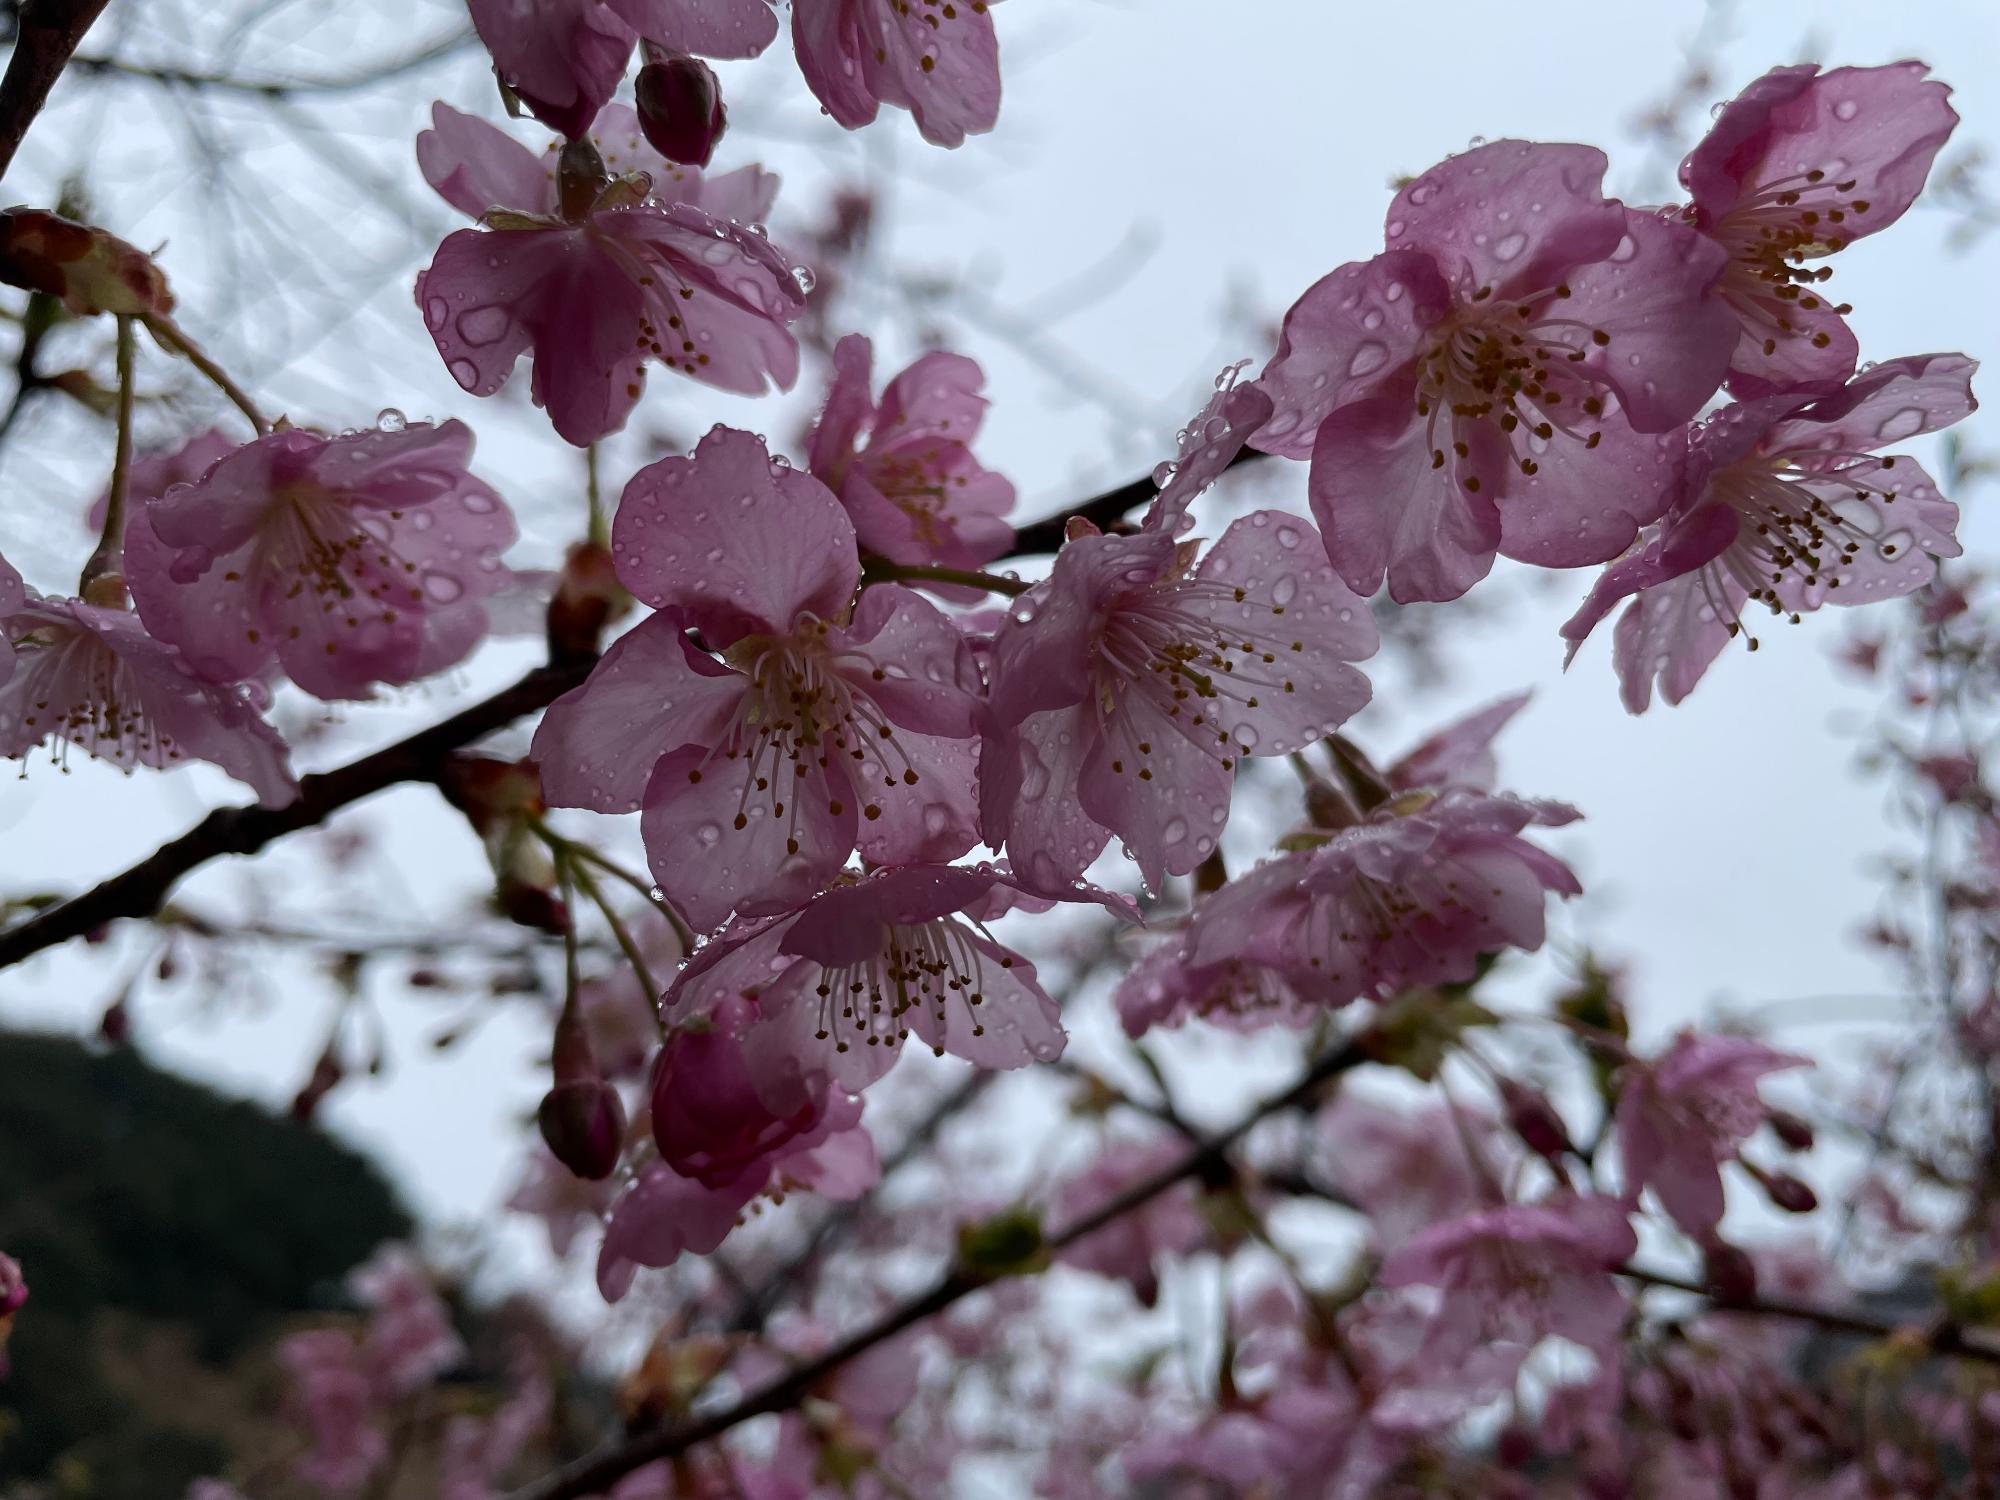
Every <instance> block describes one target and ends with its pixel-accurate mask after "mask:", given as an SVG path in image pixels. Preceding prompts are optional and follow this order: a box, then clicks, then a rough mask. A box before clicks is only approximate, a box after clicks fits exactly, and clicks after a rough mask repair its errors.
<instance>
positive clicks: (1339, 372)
mask: <svg viewBox="0 0 2000 1500" xmlns="http://www.w3.org/2000/svg"><path fill="white" fill-rule="evenodd" d="M1450 308H1451V291H1450V288H1449V287H1447V286H1446V285H1445V282H1444V278H1443V277H1441V276H1440V275H1439V274H1438V270H1437V266H1436V263H1435V262H1433V261H1432V260H1431V258H1430V257H1429V256H1428V255H1423V254H1420V253H1418V252H1416V251H1411V250H1391V251H1390V252H1389V253H1388V254H1386V255H1378V256H1376V257H1375V258H1374V259H1373V260H1367V261H1357V262H1353V263H1350V264H1348V265H1344V266H1342V267H1340V268H1339V269H1338V270H1336V271H1333V272H1331V273H1329V274H1328V275H1326V276H1323V277H1321V278H1320V279H1319V280H1318V281H1316V282H1314V283H1313V284H1312V285H1311V286H1310V287H1308V288H1306V291H1305V295H1304V296H1302V297H1300V298H1299V300H1298V301H1297V302H1295V303H1293V304H1292V306H1291V309H1290V311H1288V312H1287V313H1286V314H1285V322H1284V327H1283V329H1282V331H1281V332H1280V333H1279V335H1278V351H1277V353H1276V354H1274V355H1272V357H1271V362H1270V363H1269V364H1267V365H1266V366H1264V373H1263V374H1262V375H1260V376H1258V377H1257V386H1258V388H1259V389H1261V390H1262V391H1263V392H1264V393H1265V394H1266V395H1268V396H1269V397H1270V398H1271V405H1272V411H1271V417H1270V419H1269V420H1268V421H1267V422H1265V424H1264V425H1263V426H1262V427H1261V428H1259V429H1258V431H1257V433H1256V436H1255V437H1254V438H1253V439H1252V440H1251V441H1252V443H1253V444H1254V446H1256V447H1257V448H1260V449H1262V450H1263V451H1264V452H1266V453H1275V454H1277V455H1279V456H1280V457H1283V458H1309V457H1311V456H1312V451H1313V439H1314V436H1315V434H1317V433H1318V431H1319V425H1320V423H1321V422H1323V421H1325V420H1326V417H1327V415H1328V413H1330V412H1332V411H1333V410H1334V408H1336V407H1339V406H1345V405H1347V404H1348V403H1349V402H1351V401H1356V400H1359V399H1360V398H1361V397H1363V396H1364V395H1368V394H1371V393H1372V392H1373V391H1374V390H1375V388H1376V387H1377V386H1379V385H1381V384H1382V383H1383V382H1385V381H1389V380H1392V379H1395V378H1397V377H1398V376H1399V375H1400V373H1401V372H1402V370H1403V368H1404V366H1405V365H1407V364H1408V363H1409V362H1410V360H1411V359H1413V358H1414V357H1415V356H1416V353H1417V350H1418V348H1419V347H1420V346H1421V344H1422V342H1423V339H1424V335H1425V333H1426V331H1427V330H1428V329H1429V328H1430V327H1431V325H1432V324H1434V323H1436V322H1437V321H1438V319H1440V318H1442V317H1443V316H1444V315H1445V314H1446V312H1448V311H1449V310H1450Z"/></svg>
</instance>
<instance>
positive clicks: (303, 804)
mask: <svg viewBox="0 0 2000 1500" xmlns="http://www.w3.org/2000/svg"><path fill="white" fill-rule="evenodd" d="M1259 456H1260V455H1257V454H1253V453H1250V452H1249V450H1247V449H1246V450H1245V452H1244V454H1243V455H1241V456H1239V458H1238V462H1242V461H1243V460H1244V458H1254V457H1259ZM1157 493H1158V491H1157V489H1156V488H1155V486H1154V484H1153V481H1152V480H1151V479H1137V480H1134V481H1132V482H1131V483H1130V484H1125V485H1120V486H1119V487H1118V488H1117V489H1115V490H1107V491H1106V492H1105V493H1103V494H1101V495H1095V496H1093V497H1091V498H1090V499H1088V500H1084V501H1082V502H1081V503H1080V504H1078V505H1077V506H1076V507H1075V508H1074V509H1072V510H1069V511H1065V512H1064V513H1063V514H1061V515H1057V516H1050V517H1047V518H1045V519H1043V520H1040V521H1036V522H1032V523H1031V524H1029V525H1028V526H1025V527H1023V528H1022V529H1021V530H1020V531H1019V532H1018V533H1017V534H1016V537H1015V544H1014V551H1013V553H1012V554H1011V555H1012V556H1016V557H1025V556H1028V555H1031V554H1034V553H1038V552H1054V551H1055V550H1056V549H1057V548H1059V547H1060V546H1061V545H1062V540H1063V533H1064V528H1065V526H1066V524H1067V520H1068V517H1070V516H1072V515H1078V516H1087V517H1090V518H1091V519H1093V520H1102V521H1105V522H1107V523H1108V522H1110V521H1115V520H1117V519H1118V518H1119V517H1120V516H1123V515H1124V514H1125V513H1126V512H1127V511H1129V510H1131V509H1132V508H1133V507H1135V506H1138V505H1143V504H1144V503H1146V502H1147V501H1148V500H1150V499H1151V498H1152V497H1153V496H1154V495H1155V494H1157ZM589 667H590V663H588V662H584V663H578V664H575V665H566V666H562V667H539V668H537V669H536V670H534V671H532V672H530V673H529V674H528V675H527V676H526V677H523V678H522V679H521V680H520V681H519V682H516V683H515V684H514V685H513V686H512V687H509V688H504V689H502V690H501V691H500V692H498V693H496V694H494V695H493V696H492V697H491V698H488V699H486V700H484V701H483V702H480V703H475V704H473V705H472V706H471V707H470V708H466V709H463V710H461V711H460V712H458V713H456V714H453V715H452V716H451V717H450V718H449V719H446V720H445V721H444V722H443V723H441V724H434V725H432V726H431V727H430V728H428V729H423V730H419V731H418V732H417V733H416V734H413V735H411V736H410V737H409V738H408V739H406V740H400V741H398V742H397V743H396V744H394V745H391V746H389V747H388V748H387V749H384V750H378V751H376V752H375V753H374V754H372V755H365V756H363V757H362V758H361V759H359V760H356V761H350V762H349V763H348V764H347V765H344V766H341V767H339V768H337V769H336V770H332V771H326V772H323V773H321V774H319V775H315V776H308V777H306V778H305V780H304V781H303V782H302V783H301V791H302V794H301V796H300V798H299V800H298V801H296V802H294V803H292V804H291V805H290V806H288V807H279V808H264V807H230V808H220V809H218V810H216V811H215V812H212V813H210V814H209V815H208V816H207V817H206V818H203V819H202V820H201V822H199V823H197V824H196V825H195V826H194V827H193V828H191V829H189V830H188V831H187V832H186V833H184V834H182V835H181V836H180V837H179V838H177V839H174V840H173V841H172V842H171V843H167V844H162V845H161V846H160V847H159V848H158V849H157V850H155V851H154V852H153V853H152V854H151V855H149V856H148V857H147V858H145V859H143V860H141V861H140V862H139V863H138V864H136V865H133V866H132V867H131V868H130V869H128V870H125V871H124V872H122V873H121V874H118V875H114V876H112V877H111V878H110V879H109V880H106V881H104V882H102V883H101V884H99V885H96V886H93V887H92V888H91V889H90V890H88V891H85V892H84V893H83V894H82V895H80V896H75V897H72V898H71V899H70V900H68V901H65V902H62V903H61V904H60V905H57V906H52V907H50V908H49V909H48V910H46V911H43V912H40V913H38V914H37V915H35V916H33V917H31V918H29V919H28V920H27V921H25V922H22V923H20V924H19V925H17V926H14V927H11V928H8V929H7V930H6V931H4V932H0V969H4V968H7V967H8V966H9V965H11V964H17V963H19V962H21V960H22V959H24V958H27V957H29V956H31V955H33V954H36V953H39V952H41V951H42V950H43V949H44V948H52V947H54V946H55V945H56V944H57V943H64V942H68V941H69V940H70V939H71V938H78V937H83V936H84V935H86V934H88V933H90V932H93V931H95V930H96V929H97V928H99V927H102V926H103V925H104V924H105V923H107V922H114V921H117V920H118V919H119V918H121V917H150V916H152V915H153V914H154V913H155V912H157V911H158V910H159V909H160V907H161V905H162V904H163V903H164V902H165V901H166V898H167V893H168V892H169V891H171V890H172V889H173V888H174V886H175V885H176V884H177V883H179V881H180V880H181V878H182V877H183V876H185V875H187V874H188V873H189V872H190V871H191V870H194V869H196V868H198V867H200V866H201V865H204V864H206V863H208V861H209V860H211V859H214V858H216V857H217V856H218V855H223V854H254V853H256V852H257V851H258V850H260V849H262V848H263V847H264V846H265V845H266V844H269V843H272V842H274V841H276V840H277V839H280V838H283V837H284V836H285V835H286V834H288V833H297V832H298V831H299V830H300V829H303V828H311V827H313V826H314V825H316V824H318V823H321V822H324V821H325V820H326V819H327V818H328V817H329V816H331V815H332V814H333V813H335V812H337V811H339V810H340V809H341V808H343V807H346V806H347V805H348V804H349V803H353V802H359V801H360V800H362V799H363V798H364V797H369V796H372V795H373V794H374V793H376V792H379V791H381V790H383V789H384V788H386V787H390V786H394V785H395V784H397V783H398V782H403V781H427V780H429V779H430V778H431V777H432V776H434V775H435V774H436V773H437V768H438V766H439V765H440V764H441V763H442V761H443V759H444V757H445V755H446V754H447V753H449V752H450V751H453V750H456V749H458V748H459V747H461V746H463V745H466V744H469V743H471V742H472V741H473V740H476V739H479V738H480V737H482V736H484V735H488V734H491V733H492V732H493V731H494V730H496V729H501V728H504V727H505V726H507V725H508V724H510V723H512V722H513V721H514V720H516V719H518V718H521V717H523V716H525V715H527V714H531V713H534V712H536V711H537V710H539V709H543V708H547V707H548V706H549V705H550V704H551V703H553V702H555V700H556V699H557V698H560V697H561V696H562V695H563V694H564V693H566V692H568V691H569V690H570V689H571V688H573V687H575V686H577V684H579V683H580V682H582V681H583V679H584V677H585V676H586V675H587V674H588V670H589Z"/></svg>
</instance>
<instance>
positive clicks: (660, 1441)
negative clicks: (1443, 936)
mask: <svg viewBox="0 0 2000 1500" xmlns="http://www.w3.org/2000/svg"><path fill="white" fill-rule="evenodd" d="M1367 1061H1368V1058H1367V1056H1366V1055H1365V1054H1364V1052H1363V1051H1362V1049H1361V1048H1360V1047H1358V1046H1356V1045H1355V1044H1354V1043H1352V1042H1348V1043H1345V1044H1343V1045H1342V1046H1340V1047H1338V1048H1336V1049H1335V1050H1333V1051H1331V1052H1329V1053H1327V1054H1325V1055H1324V1056H1323V1057H1321V1058H1320V1059H1319V1060H1318V1061H1317V1062H1315V1063H1313V1065H1312V1066H1311V1067H1309V1068H1307V1069H1306V1071H1305V1072H1304V1073H1303V1074H1302V1075H1301V1076H1300V1077H1299V1079H1298V1081H1297V1082H1295V1083H1294V1084H1292V1086H1291V1087H1290V1088H1287V1089H1286V1090H1285V1091H1284V1092H1283V1093H1280V1094H1274V1095H1272V1096H1270V1097H1269V1098H1266V1099H1264V1100H1262V1101H1260V1102H1259V1103H1257V1104H1256V1105H1254V1106H1253V1107H1252V1108H1251V1109H1250V1110H1249V1112H1248V1113H1246V1114H1244V1115H1243V1116H1242V1117H1241V1118H1240V1119H1238V1120H1237V1121H1236V1123H1235V1124H1233V1125H1231V1126H1229V1127H1228V1128H1227V1129H1226V1130H1223V1131H1221V1132H1220V1133H1218V1134H1217V1135H1215V1136H1213V1137H1211V1138H1210V1139H1209V1140H1207V1141H1206V1142H1205V1143H1203V1144H1202V1145H1200V1146H1197V1147H1195V1148H1193V1149H1192V1150H1190V1151H1189V1152H1188V1153H1187V1154H1186V1155H1185V1156H1182V1157H1180V1158H1179V1159H1178V1160H1176V1161H1172V1162H1169V1163H1168V1164H1167V1165H1166V1166H1165V1167H1162V1168H1161V1169H1160V1170H1159V1171H1157V1172H1155V1173H1153V1174H1152V1175H1151V1176H1150V1177H1146V1178H1142V1179H1141V1180H1140V1181H1138V1182H1135V1183H1133V1184H1132V1185H1131V1186H1130V1187H1128V1188H1126V1189H1125V1190H1124V1191H1123V1192H1121V1193H1119V1194H1118V1195H1117V1196H1116V1197H1113V1198H1111V1199H1109V1200H1107V1201H1106V1202H1105V1203H1103V1204H1101V1205H1100V1206H1099V1207H1098V1208H1096V1209H1095V1210H1094V1211H1092V1212H1091V1213H1089V1214H1087V1215H1085V1216H1084V1217H1083V1218H1081V1219H1078V1220H1076V1221H1075V1222H1074V1223H1072V1224H1069V1225H1067V1226H1066V1227H1065V1228H1063V1229H1062V1230H1061V1231H1060V1232H1059V1233H1057V1234H1054V1235H1051V1236H1049V1237H1048V1239H1047V1240H1045V1241H1044V1245H1045V1248H1047V1249H1048V1250H1050V1251H1059V1250H1062V1249H1065V1248H1067V1247H1068V1246H1070V1245H1073V1244H1075V1243H1076V1242H1077V1241H1078V1240H1080V1239H1083V1238H1084V1237H1085V1236H1087V1235H1090V1234H1093V1233H1095V1232H1096V1231H1097V1230H1099V1229H1102V1228H1103V1227H1104V1226H1105V1225H1107V1224H1110V1223H1113V1222H1114V1221H1116V1220H1118V1219H1121V1218H1123V1217H1124V1216H1125V1215H1126V1214H1128V1213H1130V1212H1131V1211H1132V1210H1133V1209H1135V1208H1138V1207H1140V1206H1141V1205H1143V1204H1146V1203H1148V1202H1151V1201H1152V1200H1153V1199H1154V1198H1156V1197H1158V1196H1159V1195H1160V1194H1161V1193H1163V1192H1165V1191H1166V1190H1167V1189H1168V1188H1170V1187H1172V1186H1174V1184H1176V1183H1178V1182H1183V1181H1186V1180H1187V1179H1189V1178H1191V1177H1198V1176H1202V1175H1205V1174H1209V1173H1212V1172H1213V1171H1214V1169H1215V1168H1216V1167H1218V1166H1219V1165H1221V1164H1222V1162H1223V1160H1224V1158H1225V1156H1226V1155H1227V1153H1228V1151H1229V1149H1230V1148H1231V1147H1232V1146H1234V1145H1235V1144H1236V1143H1237V1142H1238V1141H1240V1140H1241V1139H1242V1138H1243V1137H1244V1136H1245V1135H1247V1134H1249V1132H1250V1130H1251V1129H1252V1127H1254V1126H1255V1125H1257V1124H1258V1122H1260V1121H1262V1120H1264V1119H1265V1118H1267V1117H1269V1116H1271V1115H1275V1114H1281V1113H1283V1112H1284V1111H1286V1110H1289V1109H1295V1108H1298V1107H1300V1106H1305V1105H1310V1104H1311V1103H1313V1102H1314V1101H1315V1100H1316V1099H1317V1098H1318V1097H1319V1094H1320V1092H1321V1091H1322V1090H1323V1089H1324V1088H1325V1087H1326V1086H1327V1085H1328V1084H1329V1083H1331V1082H1332V1081H1333V1080H1334V1079H1336V1078H1338V1077H1339V1076H1340V1075H1341V1074H1343V1073H1346V1072H1348V1071H1349V1070H1350V1069H1353V1068H1356V1067H1359V1066H1360V1065H1361V1064H1362V1063H1364V1062H1367ZM995 1279H997V1278H994V1277H992V1276H986V1275H980V1274H978V1273H976V1272H973V1271H969V1270H966V1269H965V1268H963V1267H953V1268H952V1269H951V1270H949V1271H946V1272H945V1273H944V1275H942V1276H941V1277H939V1278H938V1280H937V1281H935V1282H934V1283H932V1285H931V1286H930V1288H929V1289H928V1290H927V1291H924V1292H920V1293H919V1294H918V1295H917V1296H915V1297H913V1298H911V1299H910V1300H909V1301H908V1302H905V1303H903V1304H901V1305H900V1306H898V1307H895V1308H892V1309H891V1310H890V1311H889V1312H887V1313H885V1314H883V1315H882V1316H881V1317H880V1318H878V1319H876V1320H875V1321H874V1322H873V1323H870V1324H868V1325H867V1326H866V1327H864V1328H861V1329H859V1330H857V1331H856V1332H854V1333H852V1334H850V1335H848V1336H847V1337H846V1338H844V1339H842V1340H841V1341H840V1342H839V1343H837V1344H835V1345H834V1346H833V1347H832V1348H830V1349H828V1350H826V1351H825V1352H824V1353H822V1354H820V1355H818V1356H817V1357H815V1358H813V1359H810V1360H808V1361H806V1362H805V1363H804V1364H800V1365H795V1366H793V1368H792V1369H791V1370H790V1371H789V1372H788V1373H786V1374H785V1375H783V1376H780V1377H779V1378H778V1379H777V1380H774V1381H772V1382H771V1383H770V1384H769V1385H767V1386H765V1387H763V1388H762V1389H761V1390H758V1391H755V1392H753V1393H751V1394H750V1395H747V1396H745V1397H743V1398H742V1399H740V1400H738V1401H737V1402H735V1403H734V1404H733V1405H730V1406H727V1407H724V1408H723V1409H722V1410H720V1411H716V1412H711V1413H710V1414H709V1415H707V1416H705V1417H694V1418H690V1419H688V1420H686V1421H683V1422H677V1423H674V1424H673V1425H672V1426H668V1427H662V1428H659V1429H657V1430H656V1431H653V1432H647V1433H641V1434H640V1435H639V1436H637V1437H632V1438H627V1439H625V1440H624V1441H623V1442H618V1443H612V1444H609V1445H607V1446H606V1447H604V1448H602V1449H600V1450H599V1451H598V1452H596V1453H593V1454H588V1455H586V1456H585V1457H583V1458H581V1459H579V1460H577V1461H576V1462H575V1463H573V1464H570V1465H569V1466H567V1467H566V1468H563V1469H560V1470H558V1471H557V1472H555V1473H554V1474H551V1475H550V1476H548V1477H547V1478H546V1479H543V1480H542V1481H540V1482H539V1483H537V1484H532V1485H530V1486H528V1487H527V1488H526V1489H524V1490H520V1491H518V1492H517V1493H516V1494H515V1495H513V1496H512V1497H511V1500H576V1497H578V1496H582V1495H599V1494H603V1493H605V1492H607V1491H608V1490H609V1489H610V1488H611V1486H612V1485H613V1484H615V1483H617V1481H618V1480H619V1479H621V1478H623V1477H624V1476H625V1475H627V1474H629V1473H631V1472H632V1471H633V1470H634V1469H639V1468H644V1467H645V1466H646V1465H647V1464H650V1463H656V1462H658V1461H659V1460H661V1459H664V1458H673V1457H675V1456H676V1455H678V1454H682V1453H685V1452H687V1450H688V1449H690V1448H692V1447H694V1446H695V1445H696V1444H697V1443H705V1442H708V1441H710V1440H711V1439H713V1438H718V1437H720V1436H722V1435H723V1434H724V1433H726V1432H728V1431H729V1430H730V1429H731V1428H734V1427H737V1426H739V1425H741V1424H742V1423H744V1422H747V1421H749V1420H750V1419H751V1418H753V1417H761V1416H764V1415H766V1414H767V1413H770V1412H777V1411H786V1410H789V1409H790V1408H791V1407H793V1406H796V1405H797V1404H798V1403H799V1402H800V1401H801V1400H803V1399H804V1398H805V1397H806V1396H807V1395H808V1394H810V1392H811V1391H812V1388H813V1387H814V1386H815V1385H817V1384H818V1383H819V1382H820V1381H822V1380H824V1379H825V1378H826V1377H827V1376H829V1375H831V1374H832V1373H833V1372H834V1371H835V1370H838V1369H839V1368H840V1367H841V1366H842V1365H844V1364H846V1363H847V1362H848V1361H849V1360H850V1359H853V1358H855V1357H856V1356H857V1355H860V1354H864V1353H866V1352H867V1351H868V1350H870V1349H872V1348H874V1347H875V1346H876V1345H877V1344H881V1343H886V1342H887V1341H888V1340H890V1339H892V1338H894V1337H895V1336H896V1335H897V1334H899V1333H902V1332H903V1331H904V1330H905V1329H908V1328H911V1327H913V1326H915V1325H916V1324H918V1323H921V1322H923V1321H924V1319H926V1318H929V1317H932V1316H934V1315H935V1314H937V1313H940V1312H943V1311H944V1310H945V1309H946V1308H948V1307H950V1306H951V1305H952V1304H953V1303H955V1302H957V1301H958V1300H959V1299H960V1298H962V1297H964V1296H966V1295H967V1294H968V1293H971V1292H976V1291H978V1290H979V1289H980V1288H981V1287H985V1286H990V1285H991V1284H992V1283H993V1281H994V1280H995Z"/></svg>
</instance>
